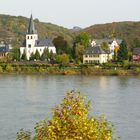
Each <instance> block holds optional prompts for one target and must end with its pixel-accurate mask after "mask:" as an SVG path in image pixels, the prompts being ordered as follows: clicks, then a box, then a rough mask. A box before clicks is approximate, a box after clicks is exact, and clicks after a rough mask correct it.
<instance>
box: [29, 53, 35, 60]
mask: <svg viewBox="0 0 140 140" xmlns="http://www.w3.org/2000/svg"><path fill="white" fill-rule="evenodd" d="M34 59H35V54H34V53H33V52H32V53H31V56H30V60H34Z"/></svg>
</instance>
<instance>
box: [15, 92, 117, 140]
mask: <svg viewBox="0 0 140 140" xmlns="http://www.w3.org/2000/svg"><path fill="white" fill-rule="evenodd" d="M90 109H91V106H90V102H89V101H87V100H86V97H85V96H83V95H81V93H80V92H76V91H71V92H68V93H67V95H66V96H65V97H64V99H63V100H62V102H61V103H60V105H58V106H56V107H55V108H54V110H53V114H52V118H51V119H50V120H44V121H42V122H40V123H38V124H37V126H36V127H35V130H36V131H35V132H36V133H35V136H34V138H33V139H34V140H113V139H114V130H113V128H112V124H111V123H110V122H108V121H107V119H106V118H105V117H104V116H100V117H94V116H91V115H90V114H89V110H90ZM19 134H20V135H17V136H18V137H17V140H21V137H22V136H24V137H25V136H27V138H29V139H27V140H31V139H30V135H29V133H28V132H27V131H25V132H24V131H21V133H19ZM21 134H23V135H21Z"/></svg>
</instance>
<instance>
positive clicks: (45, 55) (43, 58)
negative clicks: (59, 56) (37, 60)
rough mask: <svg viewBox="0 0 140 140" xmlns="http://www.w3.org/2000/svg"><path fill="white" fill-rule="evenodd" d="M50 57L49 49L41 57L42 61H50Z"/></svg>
mask: <svg viewBox="0 0 140 140" xmlns="http://www.w3.org/2000/svg"><path fill="white" fill-rule="evenodd" d="M49 56H50V53H49V49H48V48H47V49H46V48H45V49H44V51H43V53H42V55H41V60H42V61H48V59H49Z"/></svg>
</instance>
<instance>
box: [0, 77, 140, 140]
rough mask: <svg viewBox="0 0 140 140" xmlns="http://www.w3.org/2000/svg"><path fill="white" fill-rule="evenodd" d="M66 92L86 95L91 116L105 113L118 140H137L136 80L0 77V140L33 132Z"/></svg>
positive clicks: (139, 100) (139, 80) (139, 97)
mask: <svg viewBox="0 0 140 140" xmlns="http://www.w3.org/2000/svg"><path fill="white" fill-rule="evenodd" d="M70 90H78V91H81V92H82V93H84V95H87V97H88V99H89V100H91V102H92V109H91V114H92V115H96V116H98V115H101V114H105V115H106V117H107V118H108V120H109V121H112V122H113V124H114V125H115V128H116V133H117V135H118V136H119V137H120V139H121V140H139V139H140V77H112V76H108V77H106V76H97V77H96V76H57V75H56V76H47V75H0V140H15V139H16V132H17V131H19V130H20V129H21V128H24V129H26V130H33V129H34V126H35V124H36V123H37V122H39V121H41V120H43V119H45V118H46V117H50V116H51V112H52V108H53V107H55V106H56V105H57V104H59V103H60V101H61V100H62V98H63V97H64V95H65V93H66V92H67V91H70Z"/></svg>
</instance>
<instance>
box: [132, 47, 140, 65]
mask: <svg viewBox="0 0 140 140" xmlns="http://www.w3.org/2000/svg"><path fill="white" fill-rule="evenodd" d="M132 58H133V62H140V48H134V49H133V56H132Z"/></svg>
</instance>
